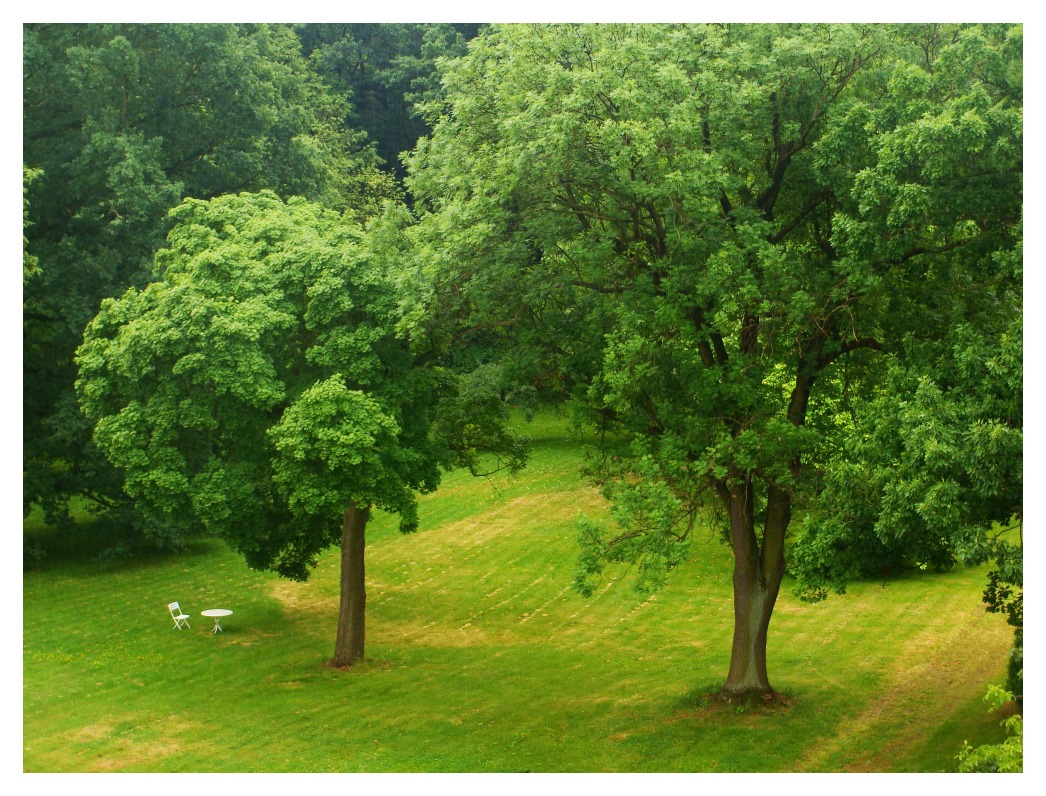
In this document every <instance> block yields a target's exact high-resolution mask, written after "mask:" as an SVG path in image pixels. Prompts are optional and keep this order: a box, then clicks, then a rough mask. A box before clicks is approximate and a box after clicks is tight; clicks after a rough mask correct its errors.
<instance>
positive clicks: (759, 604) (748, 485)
mask: <svg viewBox="0 0 1046 796" xmlns="http://www.w3.org/2000/svg"><path fill="white" fill-rule="evenodd" d="M724 498H725V500H726V502H727V506H728V510H729V516H730V543H731V547H732V548H733V553H734V583H733V585H734V638H733V646H732V648H731V651H730V671H729V673H728V674H727V678H726V683H725V684H724V685H723V687H722V689H721V690H720V697H721V698H723V699H725V700H728V701H730V702H745V701H750V700H754V699H771V698H773V697H774V696H776V694H775V692H774V690H773V688H772V687H771V686H770V679H769V677H768V675H767V670H766V640H767V634H768V631H769V628H770V617H771V615H772V614H773V610H774V604H775V603H776V602H777V594H778V592H779V591H780V588H781V580H782V578H783V577H784V535H785V531H786V530H787V528H788V521H789V518H790V513H791V501H790V498H789V496H788V494H787V493H786V492H784V491H783V490H779V489H776V488H774V487H771V489H770V493H769V505H768V509H767V518H766V525H765V527H764V531H763V544H762V546H761V547H760V544H759V539H758V537H757V536H756V533H755V524H754V516H753V507H754V502H755V501H754V494H753V484H752V482H751V480H746V481H744V482H742V483H739V484H737V485H735V486H734V487H733V488H732V489H731V490H730V491H729V493H728V494H726V495H724Z"/></svg>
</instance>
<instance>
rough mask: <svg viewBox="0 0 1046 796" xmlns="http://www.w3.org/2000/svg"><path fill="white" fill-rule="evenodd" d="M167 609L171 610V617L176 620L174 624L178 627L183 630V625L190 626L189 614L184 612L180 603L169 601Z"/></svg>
mask: <svg viewBox="0 0 1046 796" xmlns="http://www.w3.org/2000/svg"><path fill="white" fill-rule="evenodd" d="M167 610H168V611H170V612H171V618H172V619H173V620H174V626H175V627H176V628H178V629H179V630H181V629H182V625H185V626H186V627H189V615H188V614H183V613H182V609H181V607H180V606H179V605H178V603H168V604H167Z"/></svg>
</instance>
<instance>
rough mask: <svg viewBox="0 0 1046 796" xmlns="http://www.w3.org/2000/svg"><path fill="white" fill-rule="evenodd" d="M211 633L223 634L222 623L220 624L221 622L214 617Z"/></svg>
mask: <svg viewBox="0 0 1046 796" xmlns="http://www.w3.org/2000/svg"><path fill="white" fill-rule="evenodd" d="M211 632H212V633H222V632H223V631H222V622H221V620H220V619H219V618H218V617H215V619H214V630H212V631H211Z"/></svg>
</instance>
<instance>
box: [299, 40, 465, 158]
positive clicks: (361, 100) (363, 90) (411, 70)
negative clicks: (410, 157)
mask: <svg viewBox="0 0 1046 796" xmlns="http://www.w3.org/2000/svg"><path fill="white" fill-rule="evenodd" d="M295 27H296V30H297V31H298V34H299V36H300V37H301V41H302V51H303V53H304V54H305V55H306V56H307V57H308V59H309V62H310V64H311V65H312V67H313V69H315V71H316V72H317V73H318V74H320V75H321V76H323V78H324V79H325V80H326V81H327V83H328V84H329V85H330V86H331V87H332V88H333V89H334V90H335V91H336V92H337V93H339V94H341V95H342V96H344V97H346V98H351V100H352V103H353V114H354V118H356V119H358V120H359V124H360V125H361V126H362V127H363V129H365V130H366V131H367V133H368V135H369V136H370V139H371V140H372V141H374V142H375V145H376V148H377V152H378V154H379V156H380V157H381V159H382V160H383V161H384V162H385V164H386V166H387V167H388V168H389V169H390V170H394V171H395V172H396V174H397V175H398V176H400V177H402V175H403V167H402V164H401V162H400V156H401V155H402V154H404V153H406V152H407V151H408V150H410V149H413V148H414V144H415V142H416V141H417V140H418V138H420V137H421V136H422V135H424V134H426V133H427V132H429V128H428V127H427V125H426V124H425V122H424V121H423V120H422V119H421V118H420V117H419V116H418V115H417V114H416V113H414V111H413V106H414V104H415V103H417V102H419V101H422V100H424V99H430V98H433V97H435V96H438V92H439V81H438V79H437V77H436V61H437V59H439V58H450V57H454V56H458V55H462V54H464V52H465V41H466V39H469V38H472V37H473V36H475V35H476V32H477V29H478V27H479V26H478V25H462V24H456V25H449V24H419V23H404V22H398V23H380V24H367V23H313V24H303V25H297V26H295Z"/></svg>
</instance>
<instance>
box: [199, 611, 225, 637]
mask: <svg viewBox="0 0 1046 796" xmlns="http://www.w3.org/2000/svg"><path fill="white" fill-rule="evenodd" d="M200 616H210V617H213V618H214V630H212V631H211V632H212V633H221V632H222V617H223V616H232V611H230V610H229V609H228V608H208V609H207V610H206V611H200Z"/></svg>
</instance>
